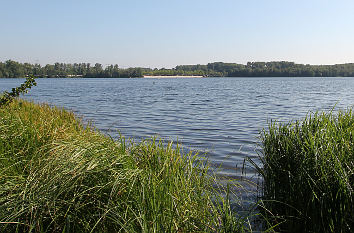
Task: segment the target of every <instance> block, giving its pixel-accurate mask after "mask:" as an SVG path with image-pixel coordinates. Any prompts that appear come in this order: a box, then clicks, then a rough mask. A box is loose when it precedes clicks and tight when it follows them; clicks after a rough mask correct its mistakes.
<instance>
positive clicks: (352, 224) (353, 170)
mask: <svg viewBox="0 0 354 233" xmlns="http://www.w3.org/2000/svg"><path fill="white" fill-rule="evenodd" d="M353 135H354V115H353V112H352V111H351V110H348V111H340V112H338V113H337V114H334V113H332V112H330V113H315V114H310V115H309V116H308V117H307V118H306V119H304V120H303V121H296V122H293V123H287V124H277V123H275V122H273V123H271V124H270V126H269V130H268V131H263V133H262V137H261V138H262V142H263V153H264V157H263V158H262V160H263V168H262V169H259V171H260V173H261V174H262V175H263V178H264V190H263V192H264V193H263V200H264V205H265V208H266V209H267V211H266V213H268V216H270V217H272V216H273V217H274V218H273V219H274V220H275V222H276V223H279V224H280V223H281V222H282V220H285V223H283V224H280V229H281V230H283V231H284V232H353V230H354V192H353V188H354V138H353Z"/></svg>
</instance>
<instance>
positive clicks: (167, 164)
mask: <svg viewBox="0 0 354 233" xmlns="http://www.w3.org/2000/svg"><path fill="white" fill-rule="evenodd" d="M208 171H209V167H208V163H207V161H206V160H203V159H201V158H200V157H198V159H197V157H196V155H195V154H191V153H188V154H186V153H184V152H183V151H182V150H181V149H180V147H179V146H177V147H176V148H173V147H172V144H171V143H170V144H168V145H164V144H163V143H162V142H161V141H158V140H155V139H150V140H145V141H143V142H141V143H128V142H126V141H125V139H124V137H120V139H119V140H113V139H112V138H110V137H108V136H106V135H103V134H101V133H100V132H98V131H96V130H95V129H94V128H93V127H91V126H90V125H88V126H83V125H82V123H81V121H80V120H78V119H77V118H76V117H75V116H74V114H73V113H71V112H67V111H65V110H63V109H59V108H56V107H50V106H48V105H45V104H42V105H38V104H34V103H31V102H27V101H23V100H14V101H12V102H11V103H9V104H8V105H6V106H4V107H2V108H0V232H243V231H247V230H250V229H249V228H248V227H247V224H245V223H246V222H247V219H246V218H245V217H244V216H242V217H241V216H237V215H236V213H234V212H233V211H231V207H230V203H229V199H227V198H225V197H224V196H223V193H222V192H223V190H222V187H223V186H221V185H220V184H218V182H217V180H216V179H215V177H214V176H213V175H212V174H210V172H208ZM220 188H221V189H220Z"/></svg>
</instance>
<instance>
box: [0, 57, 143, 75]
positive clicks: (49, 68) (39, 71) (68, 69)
mask: <svg viewBox="0 0 354 233" xmlns="http://www.w3.org/2000/svg"><path fill="white" fill-rule="evenodd" d="M26 75H35V76H36V77H42V78H64V77H86V78H91V77H95V78H102V77H104V78H130V77H142V73H141V69H140V68H128V69H121V68H119V67H118V65H108V66H107V67H106V68H105V69H103V66H102V65H101V64H99V63H96V64H95V65H94V66H91V64H90V63H74V64H65V63H58V62H57V63H55V64H54V65H49V64H47V65H45V66H43V67H42V66H41V65H40V64H29V63H23V64H22V63H18V62H16V61H11V60H8V61H6V62H5V63H2V62H0V78H20V77H24V76H26Z"/></svg>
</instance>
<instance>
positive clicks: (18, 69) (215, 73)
mask: <svg viewBox="0 0 354 233" xmlns="http://www.w3.org/2000/svg"><path fill="white" fill-rule="evenodd" d="M25 75H35V76H36V77H47V78H54V77H86V78H89V77H95V78H129V77H142V76H143V75H158V76H159V75H164V76H174V75H185V76H192V75H197V76H207V77H333V76H340V77H354V63H349V64H338V65H303V64H296V63H294V62H286V61H274V62H248V63H247V64H245V65H244V64H237V63H223V62H214V63H209V64H207V65H200V64H198V65H180V66H176V67H175V68H172V69H166V68H161V69H157V68H155V69H151V68H139V67H136V68H128V69H121V68H119V67H118V65H107V66H106V67H105V68H103V66H102V65H101V64H99V63H96V64H95V65H94V66H91V64H90V63H74V64H65V63H58V62H57V63H55V64H54V65H49V64H48V65H45V66H43V67H42V66H41V65H39V64H29V63H23V64H22V63H18V62H15V61H11V60H8V61H6V62H4V63H2V62H0V78H18V77H24V76H25Z"/></svg>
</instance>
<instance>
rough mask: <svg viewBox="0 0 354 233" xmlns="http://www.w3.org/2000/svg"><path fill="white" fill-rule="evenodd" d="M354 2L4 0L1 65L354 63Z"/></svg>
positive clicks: (0, 27)
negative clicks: (8, 61)
mask: <svg viewBox="0 0 354 233" xmlns="http://www.w3.org/2000/svg"><path fill="white" fill-rule="evenodd" d="M353 12H354V1H353V0H297V1H294V0H116V1H113V0H111V1H109V0H96V1H93V0H61V1H57V0H50V1H48V0H31V1H29V0H22V1H20V0H0V61H6V60H8V59H11V60H15V61H19V62H29V63H40V64H47V63H49V64H52V63H55V62H65V63H79V62H89V63H96V62H98V63H101V64H103V65H108V64H118V65H119V66H120V67H151V68H155V67H157V68H162V67H165V68H172V67H174V66H176V65H183V64H207V63H209V62H216V61H220V62H234V63H243V64H244V63H246V62H248V61H284V60H285V61H293V62H296V63H303V64H338V63H352V62H354V14H353Z"/></svg>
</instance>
